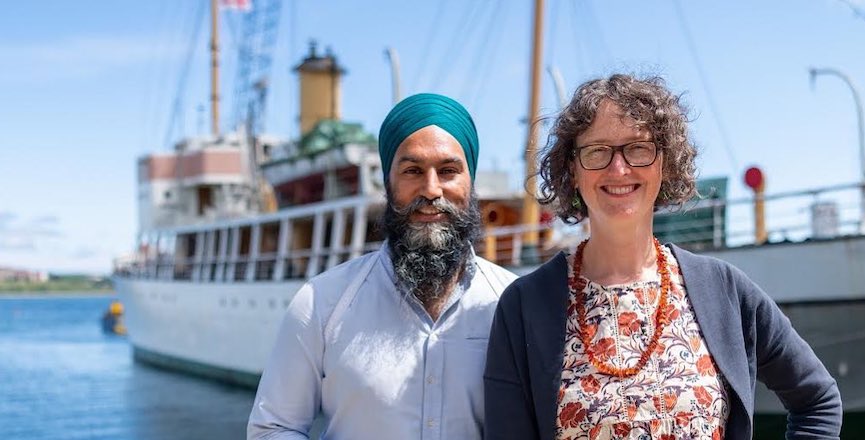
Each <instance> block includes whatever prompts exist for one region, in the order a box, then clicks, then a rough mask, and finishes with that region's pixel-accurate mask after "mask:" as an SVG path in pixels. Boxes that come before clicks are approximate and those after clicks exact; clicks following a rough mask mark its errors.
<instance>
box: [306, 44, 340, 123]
mask: <svg viewBox="0 0 865 440" xmlns="http://www.w3.org/2000/svg"><path fill="white" fill-rule="evenodd" d="M294 71H295V72H298V73H299V75H300V134H301V136H303V135H305V134H306V133H308V132H309V131H310V130H312V128H313V127H315V124H317V123H318V122H319V121H321V120H323V119H340V117H341V103H340V97H341V96H340V95H341V94H340V78H341V77H342V75H343V74H344V73H345V69H343V68H342V67H341V66H340V65H339V63H337V60H336V56H334V55H333V54H332V53H331V51H330V50H327V51H326V53H325V54H324V56H319V55H318V53H317V51H316V42H315V41H312V42H310V44H309V55H308V56H307V57H306V58H305V59H304V60H303V62H302V63H300V64H299V65H298V66H297V67H295V68H294Z"/></svg>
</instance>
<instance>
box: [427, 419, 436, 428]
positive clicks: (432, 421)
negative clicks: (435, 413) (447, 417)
mask: <svg viewBox="0 0 865 440" xmlns="http://www.w3.org/2000/svg"><path fill="white" fill-rule="evenodd" d="M435 424H436V421H435V420H433V419H426V426H427V428H432V427H433V426H435Z"/></svg>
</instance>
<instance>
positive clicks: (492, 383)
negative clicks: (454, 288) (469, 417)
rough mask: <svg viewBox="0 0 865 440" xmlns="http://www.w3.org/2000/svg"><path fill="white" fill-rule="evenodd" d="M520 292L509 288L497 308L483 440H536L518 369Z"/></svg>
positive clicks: (521, 362)
mask: <svg viewBox="0 0 865 440" xmlns="http://www.w3.org/2000/svg"><path fill="white" fill-rule="evenodd" d="M518 298H519V291H518V288H517V286H516V285H515V284H511V285H510V286H509V287H508V288H506V289H505V291H504V293H503V294H502V299H501V301H499V304H498V306H497V307H496V314H495V317H494V318H493V325H492V328H491V330H490V339H489V345H488V346H487V362H486V368H485V371H484V408H485V415H484V438H485V439H487V440H497V439H517V438H518V439H522V440H531V439H537V438H538V434H537V428H536V422H535V416H534V412H533V411H532V406H531V402H530V401H529V399H528V393H529V389H528V387H527V384H525V383H524V380H523V379H522V378H521V374H520V369H519V367H518V365H525V362H526V361H524V359H525V356H526V353H525V346H526V344H525V342H524V341H525V334H524V333H523V326H522V322H521V320H520V313H519V302H518Z"/></svg>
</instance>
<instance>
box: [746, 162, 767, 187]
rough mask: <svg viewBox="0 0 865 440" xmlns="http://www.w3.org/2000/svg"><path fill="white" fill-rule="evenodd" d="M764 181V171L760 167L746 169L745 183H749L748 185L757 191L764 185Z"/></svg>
mask: <svg viewBox="0 0 865 440" xmlns="http://www.w3.org/2000/svg"><path fill="white" fill-rule="evenodd" d="M763 183H764V180H763V171H761V170H760V169H759V168H757V167H751V168H748V170H747V171H745V185H748V187H750V188H751V189H753V190H754V191H757V190H759V189H761V188H762V187H763Z"/></svg>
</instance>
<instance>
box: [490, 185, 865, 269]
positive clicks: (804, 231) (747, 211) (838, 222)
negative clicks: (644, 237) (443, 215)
mask: <svg viewBox="0 0 865 440" xmlns="http://www.w3.org/2000/svg"><path fill="white" fill-rule="evenodd" d="M862 188H863V185H861V184H859V183H856V184H845V185H834V186H827V187H822V188H817V189H808V190H802V191H791V192H784V193H779V194H773V195H767V196H764V197H763V198H762V200H763V205H764V206H763V211H764V225H765V235H764V237H765V240H761V239H760V236H758V234H757V232H758V231H757V229H756V222H755V220H756V217H755V215H756V214H755V198H754V197H743V198H737V199H730V200H725V199H703V200H696V201H691V202H688V203H685V204H684V205H682V206H679V207H675V208H666V209H662V210H659V211H658V212H657V213H656V219H655V225H654V233H655V235H656V236H657V237H658V238H659V239H660V240H661V241H663V242H673V243H676V244H678V245H680V246H682V247H685V248H689V249H693V250H698V251H703V250H712V249H724V248H734V247H741V246H755V245H762V244H773V243H788V242H799V241H806V240H827V239H833V238H837V237H848V236H855V235H861V234H862V233H863V231H865V229H863V228H865V222H863V218H865V215H863V191H862ZM532 231H534V232H538V235H539V238H538V240H537V242H536V244H534V245H533V246H531V247H527V246H526V242H525V239H524V237H525V236H526V234H527V233H529V232H532ZM589 235H590V231H589V228H588V225H584V224H582V223H580V224H577V225H567V224H565V223H564V222H562V221H560V220H555V221H552V222H549V223H546V224H538V225H511V226H501V227H494V228H488V229H487V230H486V231H485V236H484V238H483V239H481V240H480V241H479V242H478V243H477V245H478V246H477V249H479V252H478V253H479V254H480V255H482V256H484V257H485V258H487V259H489V260H491V261H494V262H496V263H499V264H503V265H507V266H521V265H533V264H536V263H537V262H538V261H545V260H546V259H548V258H549V257H551V256H552V255H553V254H555V253H556V252H558V251H560V250H567V251H573V249H575V248H576V246H577V245H578V244H579V243H580V242H581V241H582V240H583V239H585V238H587V237H588V236H589Z"/></svg>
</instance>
